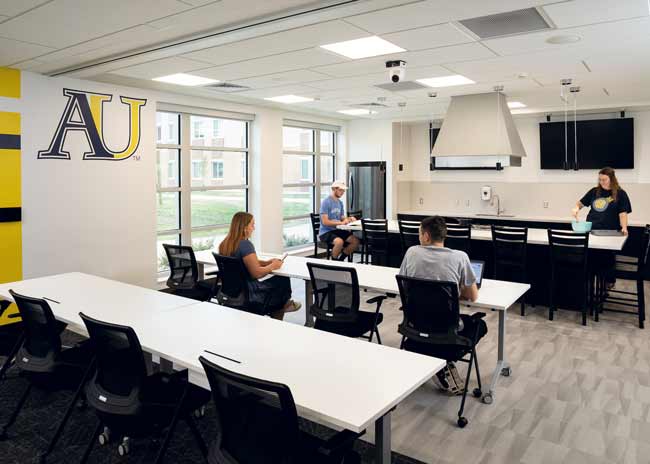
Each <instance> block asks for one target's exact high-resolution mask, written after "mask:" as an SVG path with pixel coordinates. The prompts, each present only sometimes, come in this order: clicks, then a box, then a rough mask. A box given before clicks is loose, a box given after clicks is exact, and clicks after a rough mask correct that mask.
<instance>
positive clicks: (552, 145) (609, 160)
mask: <svg viewBox="0 0 650 464" xmlns="http://www.w3.org/2000/svg"><path fill="white" fill-rule="evenodd" d="M577 129H578V137H577V142H578V156H577V165H576V162H575V158H576V157H575V151H574V145H575V144H574V140H575V137H574V133H575V132H574V123H573V121H569V122H568V123H567V127H566V133H567V153H568V156H567V157H566V161H567V163H566V166H565V149H564V139H565V128H564V121H559V122H542V123H540V124H539V140H540V162H541V168H542V169H565V168H566V169H576V168H577V169H600V168H602V167H604V166H610V167H613V168H617V169H633V168H634V118H616V119H591V120H584V121H578V122H577Z"/></svg>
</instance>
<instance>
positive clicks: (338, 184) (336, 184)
mask: <svg viewBox="0 0 650 464" xmlns="http://www.w3.org/2000/svg"><path fill="white" fill-rule="evenodd" d="M335 188H340V189H343V190H347V189H348V186H347V185H345V182H343V181H342V180H337V181H335V182H334V183H333V184H332V190H334V189H335Z"/></svg>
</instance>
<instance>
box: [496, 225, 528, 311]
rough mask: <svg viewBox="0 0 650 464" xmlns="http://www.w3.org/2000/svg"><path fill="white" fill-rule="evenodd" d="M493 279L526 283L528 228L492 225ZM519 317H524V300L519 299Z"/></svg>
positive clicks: (523, 298)
mask: <svg viewBox="0 0 650 464" xmlns="http://www.w3.org/2000/svg"><path fill="white" fill-rule="evenodd" d="M492 244H493V247H494V277H495V278H496V279H499V280H507V281H510V282H520V283H528V278H527V273H526V266H527V262H526V250H527V248H528V228H527V227H509V226H496V225H494V224H493V225H492ZM521 315H522V316H525V315H526V299H525V297H522V298H521Z"/></svg>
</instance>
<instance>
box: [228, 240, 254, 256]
mask: <svg viewBox="0 0 650 464" xmlns="http://www.w3.org/2000/svg"><path fill="white" fill-rule="evenodd" d="M251 253H255V246H254V245H253V243H252V242H251V241H250V240H247V239H244V240H242V241H241V242H239V245H238V246H237V249H236V250H235V254H234V255H233V256H234V257H235V258H239V259H244V258H245V257H246V256H248V255H250V254H251Z"/></svg>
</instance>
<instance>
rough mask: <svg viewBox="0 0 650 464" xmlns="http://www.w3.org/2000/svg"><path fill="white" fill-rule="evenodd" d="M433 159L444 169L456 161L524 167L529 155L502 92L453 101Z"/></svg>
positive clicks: (478, 164) (475, 164) (457, 97)
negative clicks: (524, 161) (446, 165)
mask: <svg viewBox="0 0 650 464" xmlns="http://www.w3.org/2000/svg"><path fill="white" fill-rule="evenodd" d="M431 155H432V156H434V157H435V158H436V164H437V165H440V166H443V165H444V164H446V163H447V164H448V163H449V162H451V161H452V160H451V159H446V158H451V157H453V158H454V160H455V161H460V162H465V163H466V164H468V165H469V166H476V167H480V166H485V165H487V166H490V165H491V166H494V165H495V164H496V163H498V162H499V163H501V165H502V166H521V158H522V157H523V156H526V151H525V150H524V146H523V144H522V143H521V138H519V132H517V128H516V127H515V123H514V121H513V120H512V114H510V108H508V102H507V100H506V96H505V95H504V94H503V93H501V92H490V93H482V94H476V95H461V96H456V97H451V103H450V105H449V109H448V110H447V114H446V116H445V119H444V121H443V123H442V127H441V128H440V133H439V134H438V138H437V139H436V143H435V145H434V147H433V151H432V152H431Z"/></svg>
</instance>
